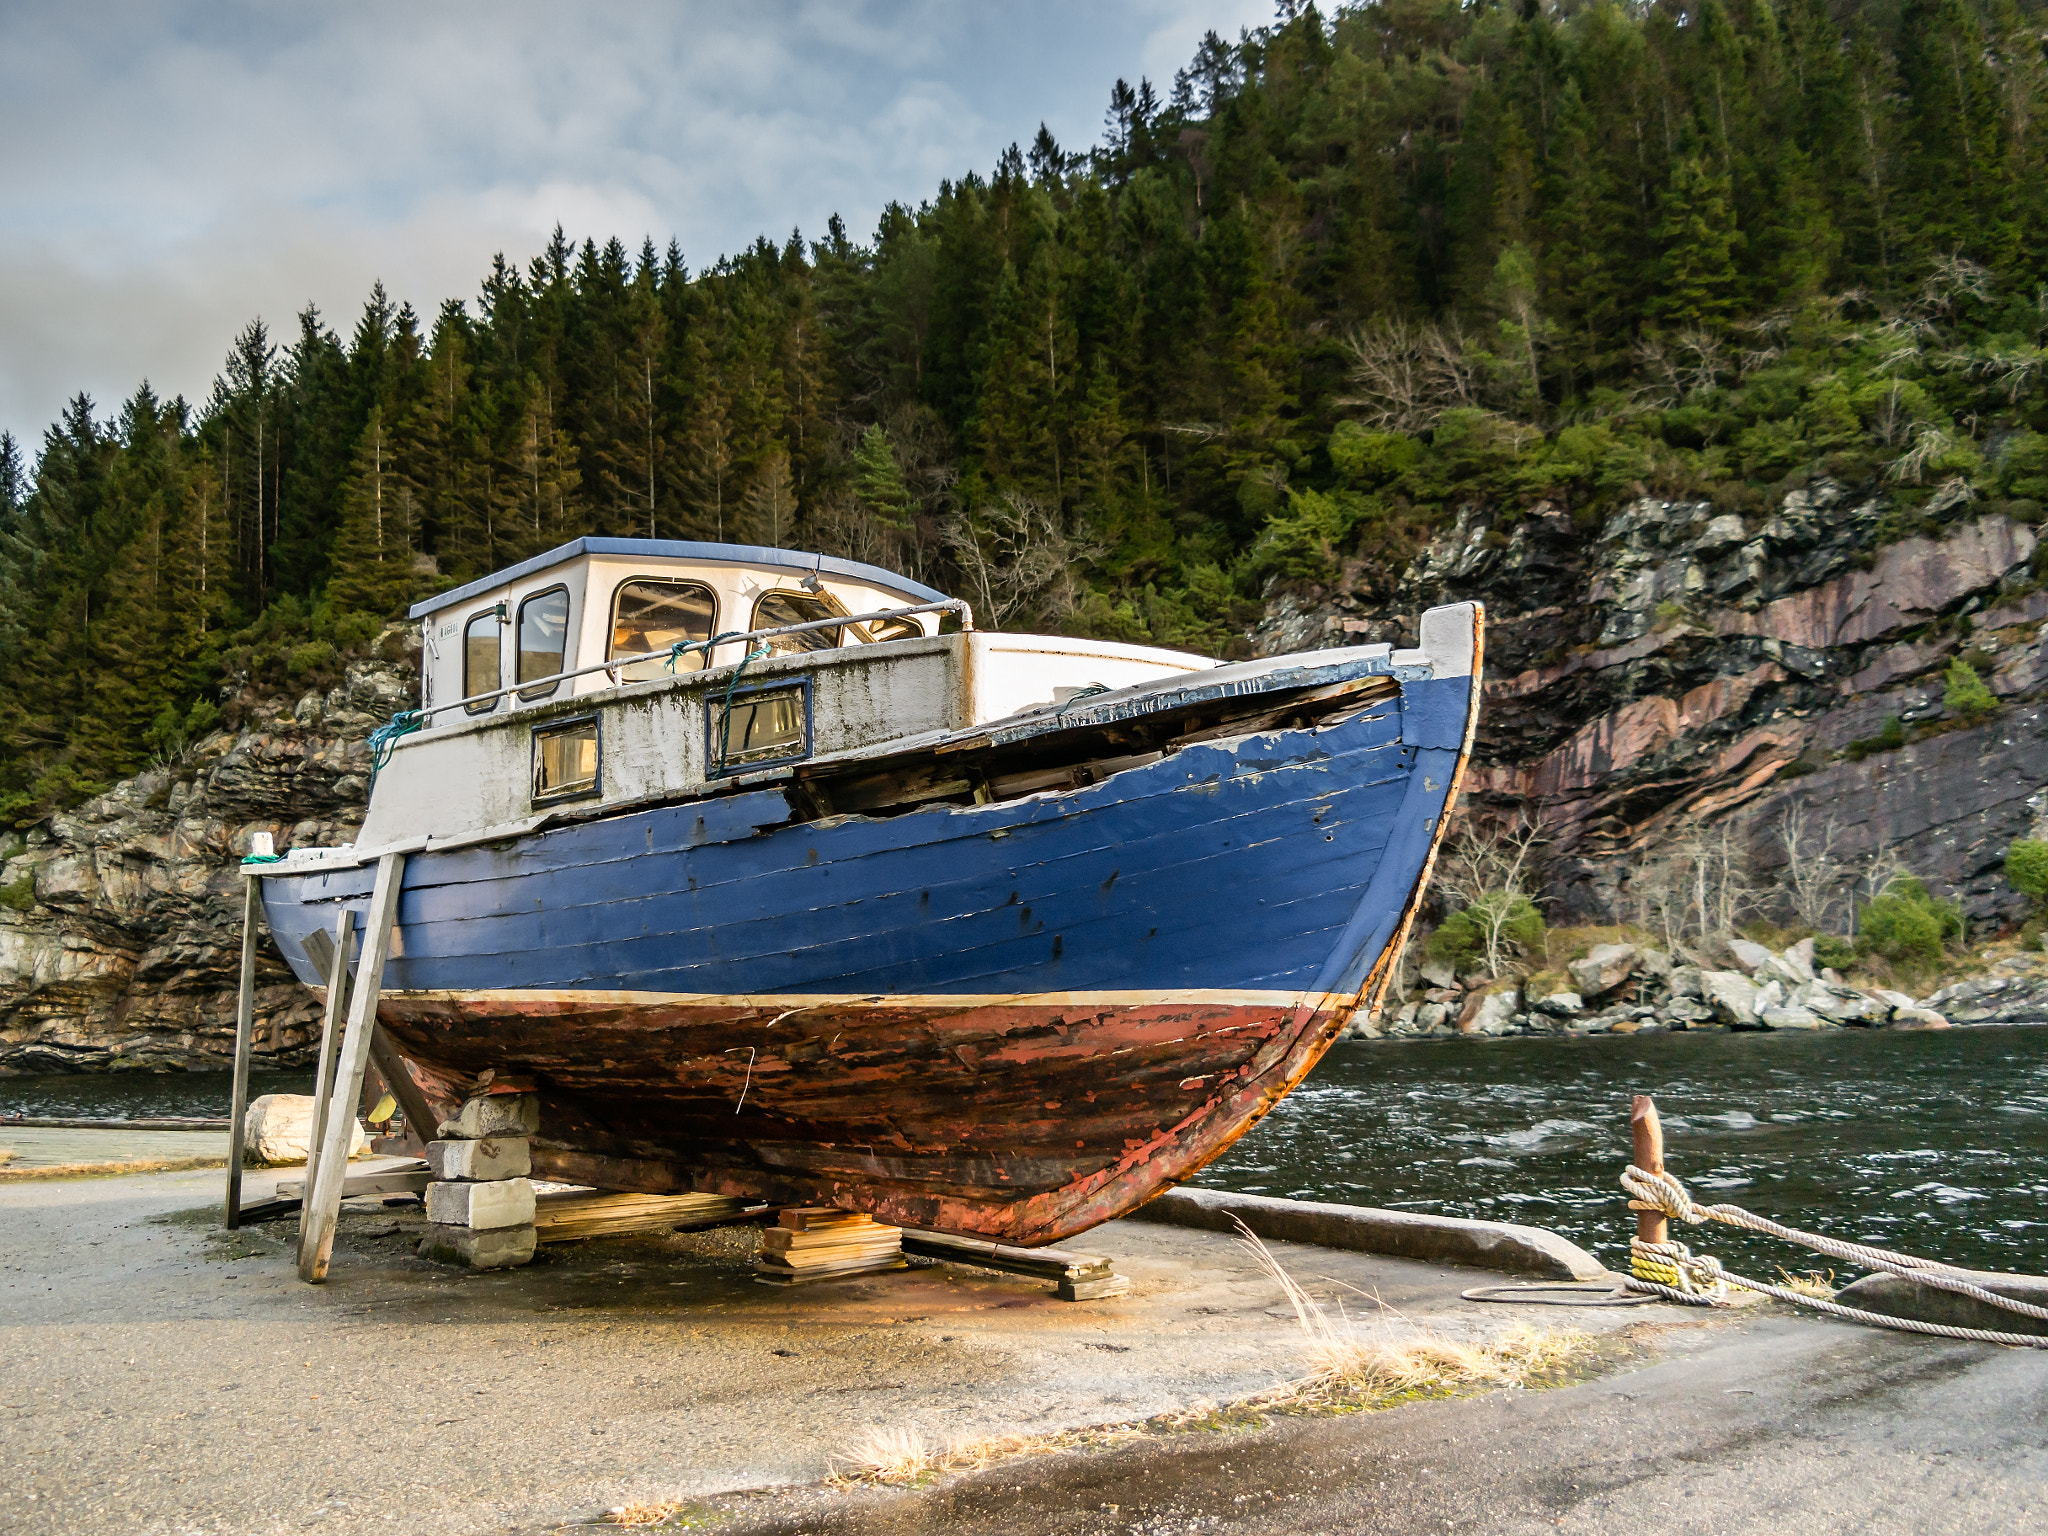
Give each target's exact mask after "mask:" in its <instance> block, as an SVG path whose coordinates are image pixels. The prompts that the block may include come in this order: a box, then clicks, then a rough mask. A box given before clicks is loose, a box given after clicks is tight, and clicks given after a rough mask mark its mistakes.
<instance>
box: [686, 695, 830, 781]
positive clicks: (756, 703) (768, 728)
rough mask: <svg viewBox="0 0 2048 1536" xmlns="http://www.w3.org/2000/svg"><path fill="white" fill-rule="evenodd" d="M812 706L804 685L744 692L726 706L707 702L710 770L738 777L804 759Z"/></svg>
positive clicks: (807, 754) (809, 738) (806, 752)
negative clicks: (768, 765) (747, 771)
mask: <svg viewBox="0 0 2048 1536" xmlns="http://www.w3.org/2000/svg"><path fill="white" fill-rule="evenodd" d="M713 693H714V695H715V694H716V690H715V689H714V690H713ZM810 705H811V699H810V689H809V687H808V685H806V684H804V683H797V684H795V685H793V686H792V685H790V684H787V683H781V684H777V685H775V686H774V687H769V688H752V689H748V690H746V691H745V692H742V693H736V694H734V695H733V696H732V699H731V701H730V703H717V702H713V701H711V700H707V701H706V709H705V716H706V719H707V720H708V721H709V723H710V726H711V743H710V747H711V750H710V758H711V766H712V771H713V772H714V773H736V772H738V771H739V770H740V769H742V768H752V767H759V766H761V765H762V764H766V763H785V762H793V761H794V760H796V759H797V758H800V757H808V756H809V755H810V751H811V708H810Z"/></svg>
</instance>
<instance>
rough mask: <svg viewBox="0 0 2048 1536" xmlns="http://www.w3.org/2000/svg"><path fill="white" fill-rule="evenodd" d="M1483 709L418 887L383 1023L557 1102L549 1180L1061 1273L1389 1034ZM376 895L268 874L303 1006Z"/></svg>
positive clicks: (1420, 690) (743, 810)
mask: <svg viewBox="0 0 2048 1536" xmlns="http://www.w3.org/2000/svg"><path fill="white" fill-rule="evenodd" d="M1468 622H1470V621H1468ZM1472 627H1473V631H1474V634H1475V637H1476V623H1474V624H1473V626H1472ZM1474 671H1475V673H1476V656H1475V666H1474ZM1475 682H1476V677H1475V676H1456V677H1449V678H1437V679H1433V680H1422V681H1419V682H1412V683H1408V684H1406V685H1405V686H1404V687H1403V690H1402V694H1401V697H1400V698H1399V700H1398V701H1397V702H1389V703H1386V704H1384V705H1376V706H1374V707H1372V708H1369V709H1366V710H1365V711H1363V712H1361V713H1354V714H1351V715H1350V716H1348V717H1346V718H1342V719H1339V720H1335V721H1333V722H1332V723H1331V724H1329V725H1327V726H1309V725H1304V726H1300V727H1296V728H1288V729H1272V730H1264V731H1259V732H1256V733H1253V734H1248V735H1245V736H1240V737H1234V738H1227V739H1221V740H1209V741H1204V742H1201V743H1199V744H1191V745H1188V746H1185V747H1182V748H1181V749H1179V750H1177V751H1175V752H1172V753H1170V754H1169V755H1167V756H1166V757H1164V758H1163V759H1162V760H1160V761H1157V762H1153V763H1149V764H1148V765H1146V766H1142V767H1136V768H1131V769H1129V770H1127V771H1123V772H1119V773H1115V774H1113V775H1112V776H1110V777H1108V778H1106V779H1104V780H1103V781H1102V782H1100V783H1097V784H1094V785H1091V786H1089V787H1086V788H1083V789H1075V790H1072V791H1068V792H1061V793H1045V794H1037V795H1031V796H1028V797H1025V798H1023V799H1019V800H1011V801H999V802H995V803H989V804H979V805H971V806H943V807H931V808H927V809H923V810H919V811H915V812H910V813H907V814H902V815H896V816H890V817H882V818H873V817H862V816H854V817H828V818H825V819H822V820H810V821H806V820H802V819H800V817H799V814H798V810H797V807H796V805H795V804H794V803H793V802H792V801H791V800H790V799H788V798H786V797H785V795H784V793H783V792H782V791H780V790H763V791H755V792H742V793H735V794H731V795H727V796H725V797H722V798H716V799H711V800H699V801H694V802H689V803H686V804H681V805H674V806H664V807H659V808H656V809H651V810H642V811H634V812H631V813H624V814H617V815H610V816H605V817H602V818H599V819H595V820H592V821H589V822H585V823H581V824H578V825H575V826H570V827H564V828H556V829H551V830H547V831H539V832H533V833H529V834H524V835H521V836H518V837H516V838H512V839H508V840H507V841H506V842H505V843H504V844H502V845H499V846H489V847H470V848H464V849H461V850H459V851H448V852H439V853H435V852H429V853H424V854H420V855H416V856H415V857H414V858H413V859H412V860H411V862H410V863H409V864H408V866H407V868H406V871H405V880H404V887H403V891H402V894H401V898H400V902H399V911H398V930H397V936H396V941H395V948H394V958H393V959H392V961H391V962H390V964H389V965H388V967H387V969H386V972H385V977H384V986H385V990H384V993H383V999H382V1006H381V1009H380V1017H381V1018H382V1019H383V1020H384V1022H385V1024H386V1025H387V1027H388V1028H389V1029H390V1031H391V1033H392V1034H393V1036H394V1038H395V1039H396V1040H397V1042H398V1044H399V1046H400V1049H401V1050H403V1051H404V1052H405V1054H406V1055H407V1056H408V1057H409V1058H410V1059H411V1060H413V1061H414V1062H415V1063H416V1064H417V1065H418V1067H419V1068H420V1070H421V1073H422V1075H423V1077H424V1078H425V1079H426V1080H427V1082H426V1086H427V1087H428V1088H429V1090H430V1092H431V1091H435V1090H438V1091H439V1092H440V1093H441V1094H443V1095H452V1093H453V1092H454V1090H455V1089H456V1088H457V1086H458V1085H459V1084H460V1083H462V1082H463V1081H465V1080H467V1079H469V1078H471V1077H473V1075H474V1074H475V1073H476V1072H478V1071H480V1070H481V1069H483V1068H485V1067H494V1068H497V1069H499V1070H500V1071H505V1070H511V1071H515V1072H521V1073H525V1074H528V1075H531V1076H532V1077H533V1078H534V1079H535V1080H536V1081H537V1082H538V1083H539V1084H540V1086H541V1093H542V1100H543V1105H542V1113H543V1120H542V1126H543V1137H542V1146H541V1147H540V1148H539V1149H538V1151H539V1156H538V1160H537V1167H538V1168H539V1169H540V1171H542V1172H543V1173H548V1174H552V1175H553V1176H556V1177H563V1178H571V1179H576V1180H578V1181H580V1182H587V1183H594V1184H600V1185H602V1186H604V1187H609V1188H622V1189H623V1188H641V1189H650V1190H666V1189H684V1188H689V1189H697V1190H703V1191H710V1192H722V1193H731V1194H742V1195H752V1196H758V1197H762V1198H766V1199H770V1200H777V1201H803V1202H814V1203H821V1204H834V1205H841V1206H846V1207H848V1208H852V1209H861V1210H868V1211H871V1212H873V1213H874V1214H876V1215H877V1216H879V1217H882V1218H884V1219H887V1220H891V1221H896V1222H900V1223H904V1224H907V1225H916V1226H923V1227H936V1228H940V1229H944V1230H949V1231H956V1232H964V1233H973V1234H977V1235H981V1236H987V1237H995V1238H1001V1239H1003V1240H1005V1241H1009V1242H1015V1243H1024V1244H1030V1243H1043V1242H1052V1241H1057V1240H1059V1239H1061V1238H1064V1237H1067V1236H1070V1235H1072V1234H1074V1233H1076V1232H1079V1231H1083V1230H1085V1229H1086V1228H1088V1227H1091V1226H1093V1225H1095V1224H1097V1223H1099V1222H1102V1221H1105V1220H1109V1219H1111V1218H1112V1217H1115V1216H1117V1215H1119V1214H1121V1213H1123V1212H1125V1211H1127V1210H1129V1209H1131V1208H1132V1207H1134V1206H1136V1205H1138V1204H1140V1203H1141V1202H1142V1201H1143V1200H1145V1199H1146V1198H1147V1197H1149V1196H1150V1195H1151V1194H1153V1193H1156V1192H1157V1191H1158V1190H1159V1189H1160V1188H1161V1187H1163V1186H1164V1185H1165V1184H1167V1183H1170V1182H1172V1181H1174V1180H1177V1179H1181V1178H1185V1177H1186V1176H1188V1175H1189V1174H1191V1173H1192V1172H1194V1171H1195V1170H1196V1169H1198V1168H1200V1167H1201V1166H1202V1165H1203V1164H1204V1163H1206V1162H1208V1161H1210V1160H1211V1159H1212V1158H1214V1157H1215V1156H1217V1155H1218V1154H1219V1153H1221V1152H1222V1151H1223V1150H1224V1149H1225V1148H1226V1147H1228V1146H1229V1145H1230V1143H1231V1142H1233V1141H1234V1140H1235V1139H1236V1138H1237V1137H1238V1136H1240V1135H1242V1134H1243V1133H1244V1132H1245V1131H1246V1130H1248V1129H1249V1128H1250V1127H1251V1126H1252V1125H1253V1124H1255V1123H1256V1122H1257V1121H1258V1119H1259V1118H1260V1117H1262V1116H1263V1115H1264V1114H1265V1113H1266V1112H1267V1111H1268V1110H1270V1109H1271V1108H1272V1106H1273V1105H1274V1104H1276V1103H1277V1102H1278V1101H1279V1099H1280V1098H1281V1097H1282V1096H1284V1095H1285V1094H1286V1092H1287V1091H1288V1090H1289V1089H1291V1088H1292V1087H1293V1086H1294V1085H1295V1084H1296V1083H1297V1082H1299V1081H1300V1079H1301V1078H1302V1076H1303V1075H1304V1074H1305V1073H1306V1072H1307V1071H1308V1070H1309V1068H1310V1067H1312V1066H1313V1065H1314V1063H1315V1062H1316V1060H1317V1059H1318V1058H1319V1057H1320V1056H1321V1054H1322V1052H1323V1051H1324V1050H1325V1049H1326V1048H1327V1047H1328V1045H1329V1043H1330V1042H1331V1041H1332V1040H1333V1039H1334V1038H1335V1037H1336V1036H1337V1034H1338V1033H1339V1032H1340V1031H1341V1030H1342V1029H1343V1027H1344V1025H1345V1024H1346V1023H1347V1022H1348V1021H1349V1019H1350V1017H1351V1015H1352V1013H1353V1012H1354V1011H1355V1010H1356V1009H1357V1008H1358V1007H1359V1006H1361V1005H1371V1004H1373V1003H1375V1002H1376V1001H1377V997H1378V995H1379V993H1380V992H1381V990H1383V988H1384V985H1385V980H1386V976H1387V973H1388V970H1389V968H1390V965H1391V963H1392V960H1393V957H1394V956H1395V955H1396V954H1397V953H1398V951H1399V947H1400V943H1401V941H1402V939H1403V938H1404V937H1405V933H1406V928H1407V924H1408V922H1409V921H1410V919H1411V918H1412V915H1413V912H1414V908H1415V905H1416V902H1417V901H1418V899H1419V896H1420V892H1421V890H1422V887H1423V884H1424V882H1425V881H1426V879H1427V873H1428V868H1429V863H1430V860H1431V858H1432V857H1433V855H1434V849H1435V846H1436V843H1437V841H1438V839H1439V837H1440V835H1441V829H1442V824H1443V819H1444V815H1445V812H1446V811H1447V809H1448V808H1449V806H1450V804H1451V802H1452V800H1453V799H1454V797H1455V793H1456V785H1457V781H1458V777H1459V774H1460V773H1461V771H1462V767H1463V763H1464V760H1465V757H1466V754H1467V753H1468V752H1469V750H1470V734H1471V727H1472V721H1473V715H1474V708H1475V702H1476V689H1475V686H1474V684H1475ZM370 878H371V874H370V871H369V870H368V869H367V868H340V869H335V870H332V871H322V872H312V873H296V872H293V873H280V874H278V875H274V876H266V877H265V879H264V895H265V902H266V908H267V911H268V914H269V917H270V920H271V925H272V929H273V933H274V934H275V936H276V938H277V940H278V943H279V947H280V949H281V950H282V951H283V953H284V954H285V956H286V958H287V959H288V960H290V961H291V963H292V964H293V966H294V967H295V968H296V969H297V970H298V972H299V974H300V975H301V977H302V978H303V979H305V980H307V981H308V982H309V983H315V982H317V980H318V973H317V971H316V969H315V967H314V966H313V964H312V962H311V960H310V959H309V957H308V955H307V952H306V943H305V941H306V940H307V938H308V937H309V936H310V935H311V934H312V933H313V932H314V931H315V930H316V929H330V928H331V926H332V923H333V920H334V914H335V909H336V907H337V906H338V905H346V906H350V907H356V908H360V907H361V906H362V905H363V904H364V902H365V901H366V899H367V897H368V895H369V882H370Z"/></svg>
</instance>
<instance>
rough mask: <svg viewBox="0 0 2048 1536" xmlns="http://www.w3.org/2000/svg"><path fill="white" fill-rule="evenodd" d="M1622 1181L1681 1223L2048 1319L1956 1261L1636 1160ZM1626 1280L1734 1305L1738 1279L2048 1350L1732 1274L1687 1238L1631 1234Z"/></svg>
mask: <svg viewBox="0 0 2048 1536" xmlns="http://www.w3.org/2000/svg"><path fill="white" fill-rule="evenodd" d="M1621 1187H1622V1188H1623V1189H1625V1190H1627V1191H1628V1193H1629V1195H1630V1196H1631V1198H1630V1200H1629V1209H1630V1210H1634V1211H1661V1212H1663V1213H1664V1214H1665V1215H1666V1216H1668V1217H1670V1218H1672V1219H1673V1220H1675V1221H1684V1222H1691V1223H1692V1224H1694V1225H1699V1224H1700V1223H1702V1222H1708V1221H1719V1222H1725V1223H1726V1224H1727V1225H1729V1226H1731V1227H1741V1228H1743V1229H1745V1230H1747V1231H1750V1232H1762V1233H1764V1234H1766V1235H1767V1236H1770V1237H1776V1238H1780V1239H1783V1240H1784V1241H1786V1242H1789V1243H1798V1244H1800V1245H1801V1246H1803V1247H1807V1248H1811V1249H1812V1250H1813V1251H1814V1252H1816V1253H1824V1254H1827V1255H1828V1256H1829V1257H1830V1258H1837V1259H1842V1260H1845V1261H1847V1262H1848V1263H1851V1264H1859V1265H1861V1266H1863V1267H1864V1268H1865V1269H1873V1270H1879V1271H1881V1272H1883V1273H1885V1274H1892V1275H1898V1276H1899V1277H1901V1278H1902V1279H1908V1280H1912V1281H1914V1282H1915V1283H1917V1284H1920V1285H1926V1286H1931V1287H1933V1288H1934V1289H1936V1290H1942V1291H1951V1292H1953V1293H1955V1294H1956V1295H1958V1296H1968V1297H1969V1298H1971V1299H1972V1300H1973V1301H1981V1302H1983V1303H1984V1304H1985V1305H1987V1306H1992V1307H1997V1308H2000V1309H2001V1310H2003V1311H2007V1312H2016V1313H2018V1314H2020V1315H2021V1316H2023V1317H2034V1318H2040V1319H2042V1320H2044V1321H2048V1307H2037V1306H2035V1305H2033V1304H2032V1303H2031V1302H2025V1301H2018V1300H2015V1299H2014V1298H2013V1297H2010V1296H2001V1295H1999V1294H1998V1293H1997V1292H1996V1291H1991V1290H1986V1289H1985V1288H1984V1287H1983V1286H1981V1285H1978V1284H1976V1283H1975V1282H1974V1281H1972V1280H1970V1279H1969V1278H1967V1277H1968V1275H1969V1273H1970V1272H1969V1271H1968V1270H1964V1269H1960V1268H1958V1267H1957V1266H1955V1265H1953V1264H1943V1263H1940V1262H1938V1261H1937V1260H1934V1259H1922V1258H1916V1257H1914V1256H1913V1255H1912V1254H1909V1253H1894V1252H1892V1251H1891V1250H1890V1249H1889V1248H1873V1247H1871V1246H1870V1245H1869V1244H1867V1243H1850V1242H1844V1241H1842V1240H1841V1239H1840V1238H1834V1237H1827V1236H1824V1235H1823V1234H1821V1233H1818V1232H1807V1231H1803V1230H1801V1229H1800V1228H1798V1227H1788V1226H1786V1225H1784V1224H1783V1223H1782V1222H1776V1221H1772V1220H1771V1219H1770V1218H1769V1217H1766V1216H1759V1215H1757V1214H1756V1213H1755V1212H1753V1211H1746V1210H1744V1209H1743V1208H1742V1207H1741V1206H1739V1205H1701V1204H1699V1203H1698V1202H1696V1201H1695V1200H1694V1199H1693V1198H1692V1196H1691V1194H1690V1193H1688V1192H1687V1190H1686V1187H1685V1186H1684V1185H1683V1184H1681V1183H1679V1182H1678V1180H1677V1179H1675V1178H1673V1177H1672V1176H1671V1175H1670V1174H1668V1173H1649V1172H1646V1171H1645V1170H1643V1169H1641V1168H1638V1167H1636V1166H1635V1165H1634V1164H1630V1165H1629V1167H1628V1170H1627V1171H1626V1172H1625V1173H1623V1174H1622V1176H1621ZM1625 1283H1626V1285H1627V1286H1628V1288H1629V1289H1630V1290H1632V1291H1642V1292H1647V1293H1649V1294H1652V1295H1657V1296H1662V1297H1664V1298H1665V1299H1666V1300H1668V1301H1676V1302H1680V1303H1683V1304H1685V1305H1687V1306H1695V1307H1713V1306H1726V1305H1727V1302H1726V1300H1725V1299H1724V1298H1725V1297H1726V1294H1727V1291H1726V1288H1727V1287H1728V1286H1731V1285H1734V1286H1740V1287H1741V1288H1742V1289H1744V1290H1748V1291H1758V1292H1761V1293H1762V1294H1763V1295H1766V1296H1775V1297H1776V1298H1778V1299H1779V1300H1780V1301H1789V1302H1792V1303H1793V1304H1795V1305H1797V1306H1802V1307H1811V1308H1813V1309H1814V1310H1815V1311H1817V1312H1825V1313H1828V1314H1829V1315H1830V1316H1834V1317H1844V1318H1848V1319H1850V1320H1851V1321H1853V1322H1859V1323H1869V1324H1872V1325H1873V1326H1875V1327H1879V1328H1896V1329H1899V1330H1901V1331H1902V1332H1906V1333H1926V1334H1933V1335H1935V1336H1937V1337H1939V1338H1945V1339H1968V1340H1972V1341H1975V1342H1980V1343H1987V1344H2015V1345H2020V1346H2022V1347H2024V1348H2027V1349H2048V1336H2042V1335H2038V1334H2030V1333H2001V1332H1998V1331H1996V1330H1994V1329H1989V1328H1959V1327H1955V1326H1953V1325H1951V1324H1948V1323H1927V1322H1921V1321H1919V1320H1918V1319H1916V1318H1910V1317H1889V1316H1887V1315H1885V1314H1884V1313H1882V1312H1866V1311H1863V1310H1862V1309H1861V1308H1858V1307H1845V1306H1843V1305H1842V1304H1841V1303H1840V1302H1836V1301H1828V1300H1825V1299H1823V1298H1821V1297H1818V1296H1807V1295H1804V1294H1802V1293H1801V1292H1798V1291H1795V1290H1791V1289H1788V1288H1787V1287H1785V1286H1782V1285H1767V1284H1765V1283H1764V1282H1763V1281H1761V1280H1751V1279H1749V1278H1747V1277H1746V1276H1743V1275H1737V1274H1731V1273H1729V1272H1728V1271H1727V1270H1725V1269H1723V1268H1722V1267H1721V1262H1720V1260H1718V1259H1716V1258H1715V1257H1714V1256H1713V1255H1712V1254H1696V1253H1694V1252H1693V1251H1692V1250H1691V1249H1690V1248H1688V1247H1687V1246H1686V1245H1685V1244H1684V1243H1680V1242H1661V1243H1651V1242H1645V1241H1644V1240H1643V1239H1642V1238H1640V1237H1638V1238H1633V1239H1631V1240H1630V1242H1629V1278H1628V1280H1627V1281H1626V1282H1625Z"/></svg>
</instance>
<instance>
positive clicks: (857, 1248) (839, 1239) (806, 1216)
mask: <svg viewBox="0 0 2048 1536" xmlns="http://www.w3.org/2000/svg"><path fill="white" fill-rule="evenodd" d="M906 1267H908V1266H907V1263H906V1261H905V1259H904V1257H903V1229H902V1228H901V1227H889V1226H884V1225H883V1224H882V1223H880V1222H878V1221H876V1220H875V1219H874V1217H872V1216H869V1215H866V1214H865V1213H863V1212H859V1211H842V1210H837V1209H834V1208H833V1207H831V1206H808V1205H806V1206H792V1207H791V1208H790V1209H788V1210H786V1211H784V1212H783V1213H782V1214H781V1215H780V1216H779V1217H778V1218H777V1219H776V1223H775V1225H774V1226H772V1227H770V1228H769V1229H768V1230H767V1231H766V1232H764V1233H762V1235H761V1256H760V1257H759V1258H757V1259H756V1260H755V1261H754V1278H755V1279H756V1280H759V1281H762V1282H763V1283H765V1284H768V1285H804V1284H807V1283H809V1282H810V1281H813V1280H839V1279H844V1278H845V1277H846V1276H848V1275H868V1274H874V1273H876V1272H877V1271H880V1270H885V1269H904V1268H906Z"/></svg>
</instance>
